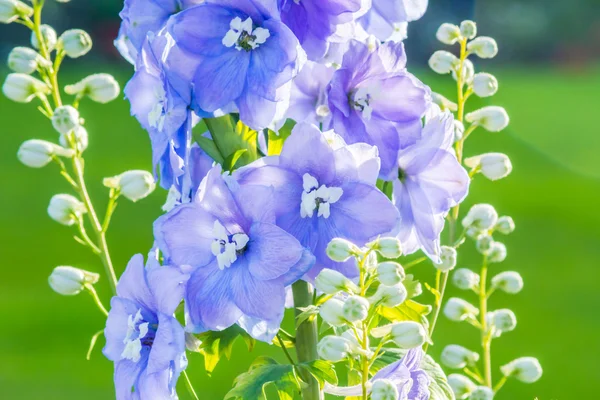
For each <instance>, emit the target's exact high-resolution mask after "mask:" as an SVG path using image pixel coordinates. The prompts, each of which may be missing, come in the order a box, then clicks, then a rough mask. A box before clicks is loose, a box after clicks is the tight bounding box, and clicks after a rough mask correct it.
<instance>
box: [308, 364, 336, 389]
mask: <svg viewBox="0 0 600 400" xmlns="http://www.w3.org/2000/svg"><path fill="white" fill-rule="evenodd" d="M298 368H300V369H304V370H307V371H308V372H309V373H310V374H311V375H312V376H314V378H315V379H316V380H317V381H318V382H319V386H320V387H321V389H323V386H325V382H327V383H330V384H332V385H337V384H338V377H337V374H336V373H335V368H334V366H333V364H332V363H331V362H329V361H325V360H315V361H311V362H306V363H302V364H300V365H298Z"/></svg>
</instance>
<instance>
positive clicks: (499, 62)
mask: <svg viewBox="0 0 600 400" xmlns="http://www.w3.org/2000/svg"><path fill="white" fill-rule="evenodd" d="M48 3H49V4H48V6H47V11H46V14H45V21H46V22H48V23H51V24H52V25H53V26H55V27H56V28H57V30H58V31H59V32H60V31H62V30H64V29H67V28H70V27H77V28H85V29H87V30H88V31H89V32H90V33H91V34H92V36H93V38H94V40H95V47H94V50H93V52H92V53H91V55H89V56H88V57H86V58H85V59H83V60H81V61H78V62H77V63H74V62H72V61H68V62H66V66H65V68H64V72H63V73H62V77H61V81H62V83H64V84H68V83H73V82H76V81H77V80H79V79H81V78H83V77H85V76H86V75H88V74H90V73H93V72H109V73H113V74H115V76H116V77H117V78H118V80H119V81H120V82H121V83H122V84H123V85H124V84H125V83H126V82H127V80H128V78H129V77H130V76H131V74H132V70H131V67H130V66H129V65H128V64H127V63H126V62H124V61H122V60H121V59H120V58H119V57H118V55H117V54H116V52H115V51H114V49H113V47H112V40H113V39H114V37H115V36H116V32H117V29H118V25H119V19H118V12H119V11H120V9H121V7H122V1H120V0H102V1H83V0H73V1H72V2H71V3H68V4H65V5H60V6H59V5H58V4H56V3H54V2H53V1H49V2H48ZM466 18H470V19H474V20H475V21H477V22H478V24H479V30H480V33H481V34H483V35H489V36H493V37H495V38H496V39H497V40H498V42H499V45H500V54H499V56H498V57H497V58H496V59H495V60H492V61H488V62H481V61H479V60H476V62H475V64H476V68H477V70H480V71H481V70H484V71H487V72H491V73H493V74H495V75H496V76H497V77H498V79H499V81H500V90H499V92H498V94H497V96H495V97H493V98H492V99H491V100H489V101H487V100H486V101H473V102H471V103H470V105H469V108H471V109H473V108H475V107H477V106H479V105H485V104H492V103H493V104H497V105H501V106H504V107H505V108H506V109H507V110H508V112H509V114H510V116H511V125H510V127H509V128H508V129H507V130H505V131H504V132H501V133H486V132H483V131H482V132H477V134H475V135H474V136H472V139H471V140H469V142H468V144H467V150H466V154H467V155H474V154H478V153H480V152H486V151H501V152H505V153H507V154H509V155H510V156H511V159H512V160H513V164H514V172H513V174H512V175H511V176H510V177H509V178H507V179H505V180H502V181H500V182H497V183H494V184H492V183H490V182H487V181H485V180H484V179H477V180H476V181H475V183H474V184H473V186H472V195H471V196H470V197H469V200H468V203H467V204H465V206H464V208H463V211H464V210H465V209H466V208H467V207H468V206H470V204H473V203H476V202H490V203H492V204H494V205H495V206H496V207H497V209H498V211H499V212H500V213H501V214H507V215H511V216H513V217H514V219H515V221H516V223H517V230H516V232H515V233H514V234H513V235H511V236H509V237H507V238H506V240H505V241H506V244H507V246H508V250H509V252H508V254H509V256H508V258H507V260H506V262H505V263H503V264H500V265H495V266H493V268H492V273H496V272H499V271H502V270H509V269H510V270H513V269H514V270H517V271H519V272H521V274H522V275H523V277H524V279H525V284H526V286H525V290H524V291H523V292H522V293H521V294H520V295H518V296H508V295H504V294H498V295H494V297H493V298H492V300H491V308H492V309H495V308H504V307H508V308H511V309H513V310H514V311H515V312H516V314H517V316H518V319H519V325H518V328H517V330H516V331H514V332H512V333H509V334H506V335H504V336H503V337H502V338H501V339H499V340H496V341H494V343H493V362H494V366H495V369H494V372H495V374H496V377H498V370H497V368H496V367H497V366H499V365H502V364H504V363H506V362H508V361H510V360H512V359H514V358H516V357H520V356H535V357H538V358H539V359H540V361H541V363H542V365H543V367H544V376H543V378H542V379H541V380H540V381H539V382H538V383H536V384H534V385H525V384H522V383H519V382H516V381H510V382H509V383H508V384H507V385H506V386H505V389H504V390H503V391H502V392H501V394H500V395H499V396H498V399H500V400H503V399H505V400H508V399H511V400H513V399H518V400H520V399H528V400H533V399H534V398H535V397H538V398H539V400H553V399H556V400H572V399H580V398H586V399H594V398H597V394H596V393H597V390H596V386H597V382H598V379H599V378H600V372H599V368H598V361H597V360H598V357H599V356H600V344H599V343H600V341H599V340H598V336H599V334H600V318H599V311H598V310H599V306H600V290H599V287H600V283H599V278H600V229H599V227H600V212H599V211H598V205H599V204H600V157H599V156H598V154H599V152H600V130H599V128H598V126H599V124H598V122H597V117H598V115H599V111H598V109H599V107H600V63H599V61H600V3H599V2H598V1H597V0H587V1H586V0H577V1H568V2H564V1H548V0H527V1H525V0H521V1H519V0H485V1H478V2H476V3H475V2H474V1H471V0H469V1H459V0H445V1H442V0H432V1H431V4H430V9H429V12H428V13H427V14H426V16H425V17H424V18H423V19H422V20H420V21H418V22H415V23H413V24H412V25H411V26H410V30H409V36H410V37H409V39H408V40H407V42H406V46H407V51H408V54H409V59H410V68H411V69H412V71H413V72H414V73H415V74H417V75H418V76H419V77H420V78H421V79H422V80H424V81H425V82H426V83H427V84H429V85H430V86H431V87H432V89H433V90H434V91H438V92H441V93H443V94H446V95H447V96H449V97H450V98H453V97H452V95H453V93H454V90H453V86H452V82H451V81H450V79H449V78H448V77H439V76H435V75H433V74H432V73H430V72H428V70H427V68H426V60H427V58H428V57H429V55H430V54H431V53H432V51H434V50H435V49H438V48H440V47H441V44H440V43H437V42H436V41H435V39H434V38H435V30H436V29H437V27H438V26H439V24H440V23H441V22H444V21H449V22H455V23H458V22H460V21H461V20H462V19H466ZM27 43H28V35H27V34H26V33H25V32H24V29H23V28H22V27H20V26H0V58H2V59H5V57H6V55H7V54H8V52H9V51H10V49H11V48H12V47H13V46H14V45H27ZM6 73H8V71H7V70H6V68H5V67H4V66H0V78H1V79H2V80H3V79H4V76H5V75H6ZM81 109H82V114H83V116H85V118H86V127H87V129H88V131H89V133H90V148H89V150H88V151H87V154H86V161H87V170H86V174H87V179H88V181H89V182H90V186H91V192H92V195H93V198H94V199H96V203H97V204H98V206H97V207H98V208H99V209H102V208H103V207H104V206H105V204H106V201H105V197H106V191H105V190H104V188H103V187H102V186H101V181H102V178H103V177H105V176H112V175H115V174H118V173H120V172H122V171H124V170H126V169H132V168H142V169H150V146H149V141H148V138H147V136H146V134H145V132H144V131H143V130H142V129H141V128H140V127H139V125H138V123H137V122H136V121H135V120H134V119H133V118H131V117H130V116H129V110H128V104H127V102H126V101H125V100H122V99H119V100H117V101H115V102H113V103H111V104H109V105H106V106H100V105H96V104H92V103H90V102H84V103H83V105H82V107H81ZM30 138H41V139H47V140H56V134H55V133H54V132H53V131H52V129H51V127H50V125H49V124H48V123H47V121H46V120H44V118H43V117H42V116H41V114H39V113H37V111H36V110H35V108H34V107H33V105H18V104H14V103H11V102H9V101H8V100H6V99H5V98H0V143H1V144H0V167H1V168H0V171H2V172H1V173H0V176H1V180H2V185H1V188H2V189H0V204H1V207H0V254H1V257H2V258H1V259H2V267H1V272H0V321H2V322H1V324H0V326H1V329H0V388H1V389H0V390H1V393H2V394H1V395H0V397H1V398H4V399H11V400H12V399H17V400H20V399H27V400H29V399H48V400H51V399H61V400H64V399H81V398H85V399H89V400H95V399H98V400H100V399H102V400H104V399H111V398H114V394H113V389H112V381H111V376H112V365H111V364H110V363H109V362H108V361H107V360H105V359H104V358H103V356H102V354H101V351H100V349H101V347H102V346H103V344H104V343H103V339H100V341H99V343H98V346H97V348H96V349H95V351H94V353H93V356H92V359H91V361H86V359H85V354H86V351H87V348H88V344H89V340H90V338H91V336H92V335H93V334H94V333H95V332H97V331H98V330H100V329H102V327H103V318H102V316H101V315H100V313H99V312H98V311H97V310H96V309H95V307H94V306H93V304H92V302H91V299H90V298H89V296H87V294H85V293H84V294H81V295H79V296H77V297H72V298H67V297H61V296H59V295H57V294H55V293H53V292H52V291H51V290H50V288H49V287H48V285H47V281H46V279H47V276H48V275H49V273H50V272H51V270H52V268H53V267H55V266H57V265H74V266H78V267H81V268H84V269H89V270H92V271H99V272H100V271H101V266H100V264H99V262H98V260H97V259H96V258H95V257H94V256H93V255H91V254H89V253H88V251H87V250H86V249H84V248H82V247H80V246H79V245H77V244H76V243H75V242H74V241H73V240H72V238H71V236H72V232H71V231H70V230H69V229H68V228H66V227H62V226H59V225H57V224H56V223H54V222H53V221H51V220H50V219H49V218H48V217H47V215H46V207H47V204H48V201H49V200H50V197H51V196H52V195H54V194H56V193H59V192H66V191H68V189H69V188H68V187H67V184H66V183H65V182H63V180H62V179H61V178H60V177H59V176H58V174H57V171H56V169H55V168H53V167H51V166H50V167H47V168H44V169H41V170H33V169H28V168H26V167H24V166H23V165H21V164H20V163H19V162H18V160H17V158H16V152H17V149H18V147H19V145H20V144H21V142H23V141H24V140H26V139H30ZM164 197H165V193H164V192H163V191H157V192H156V193H155V194H153V196H152V197H151V198H149V199H146V200H144V201H141V202H140V203H138V204H132V203H130V202H127V201H122V202H121V204H120V205H119V208H118V210H117V212H116V215H115V218H114V219H113V221H114V222H113V224H112V226H111V229H110V232H109V242H110V247H111V249H112V254H113V259H114V261H115V263H116V265H117V268H118V270H119V272H120V271H122V270H123V268H124V266H125V264H126V262H127V260H128V259H129V258H130V257H131V256H132V255H133V254H135V253H138V252H141V253H145V252H146V251H147V250H148V249H149V247H150V246H151V244H152V234H151V232H152V230H151V227H152V222H153V220H154V219H155V218H156V217H157V216H158V215H159V214H160V206H161V204H162V203H163V200H164ZM465 248H467V249H468V250H467V251H463V252H461V254H460V266H462V267H471V268H475V269H477V268H478V264H477V263H478V257H477V255H476V254H475V251H474V250H473V249H472V246H466V247H465ZM417 270H418V271H416V272H417V275H418V276H419V277H420V278H421V279H423V280H429V281H430V282H431V279H432V277H433V272H432V271H433V270H432V268H431V267H430V266H425V265H422V266H419V267H418V268H417ZM99 291H100V294H101V296H103V298H104V299H105V302H107V301H108V296H109V290H108V287H107V284H106V282H101V283H100V284H99ZM449 294H450V296H452V295H457V294H459V293H457V291H456V290H455V289H452V288H451V289H450V293H449ZM473 296H474V295H473ZM470 300H471V301H475V298H474V297H473V298H471V299H470ZM421 301H423V302H431V298H429V297H427V294H424V295H423V297H422V298H421ZM436 332H437V333H436V335H435V337H434V340H435V346H434V347H433V348H432V353H433V355H434V356H436V357H437V356H439V352H440V351H441V349H443V347H444V346H445V345H446V344H450V343H459V344H464V345H467V347H471V348H474V349H477V345H476V343H477V333H476V332H475V331H474V329H472V328H471V327H469V326H466V325H464V324H455V323H451V322H448V321H447V320H445V319H444V318H442V319H441V323H440V325H439V327H438V330H437V331H436ZM265 352H266V353H268V354H272V355H273V356H274V357H277V358H280V359H282V361H283V357H282V355H281V354H280V351H279V349H278V348H274V347H269V346H266V345H260V346H258V348H257V350H256V353H255V354H249V353H248V351H247V349H246V348H245V347H244V346H243V345H242V344H241V343H238V344H237V345H236V347H235V351H234V353H233V356H232V360H231V362H229V363H223V364H220V365H219V366H218V367H217V368H216V370H215V372H214V373H213V376H212V377H208V376H207V375H206V373H205V371H204V367H203V361H202V357H201V356H200V355H197V354H192V355H190V364H191V366H190V368H189V373H190V376H191V378H192V380H193V381H194V384H195V386H196V389H197V391H198V393H199V394H200V397H201V398H202V399H205V400H216V399H221V398H223V395H224V393H226V392H227V391H228V390H229V388H230V387H231V384H232V381H233V378H234V377H235V376H237V375H238V374H239V373H241V372H243V371H245V370H246V369H247V367H248V365H249V363H250V362H251V360H252V359H253V357H254V356H255V355H256V354H259V353H265ZM179 393H180V395H181V397H182V398H183V399H187V398H189V397H188V395H187V392H186V391H185V389H184V388H183V386H182V387H181V388H180V390H179Z"/></svg>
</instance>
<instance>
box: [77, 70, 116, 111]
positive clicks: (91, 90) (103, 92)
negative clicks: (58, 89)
mask: <svg viewBox="0 0 600 400" xmlns="http://www.w3.org/2000/svg"><path fill="white" fill-rule="evenodd" d="M65 92H66V93H67V94H70V95H74V96H80V97H82V96H88V97H89V98H90V99H92V100H93V101H95V102H98V103H102V104H105V103H108V102H111V101H113V100H114V99H116V98H117V96H119V93H120V92H121V88H120V86H119V83H118V82H117V81H116V80H115V78H113V77H112V76H111V75H109V74H95V75H90V76H88V77H87V78H84V79H83V80H81V81H79V82H77V83H76V84H74V85H68V86H65Z"/></svg>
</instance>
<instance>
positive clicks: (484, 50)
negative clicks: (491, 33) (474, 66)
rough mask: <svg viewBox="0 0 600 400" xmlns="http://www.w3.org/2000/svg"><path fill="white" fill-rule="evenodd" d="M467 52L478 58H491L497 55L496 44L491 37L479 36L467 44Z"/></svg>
mask: <svg viewBox="0 0 600 400" xmlns="http://www.w3.org/2000/svg"><path fill="white" fill-rule="evenodd" d="M467 51H468V52H469V54H476V55H477V56H479V57H480V58H493V57H495V56H496V54H498V43H496V41H495V40H494V39H492V38H491V37H487V36H480V37H478V38H475V39H473V40H472V41H471V42H469V43H468V44H467Z"/></svg>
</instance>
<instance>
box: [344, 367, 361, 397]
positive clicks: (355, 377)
mask: <svg viewBox="0 0 600 400" xmlns="http://www.w3.org/2000/svg"><path fill="white" fill-rule="evenodd" d="M361 382H362V375H361V373H360V372H358V371H357V370H355V369H351V370H349V371H348V386H354V385H358V384H360V383H361ZM346 400H362V396H348V397H346Z"/></svg>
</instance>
